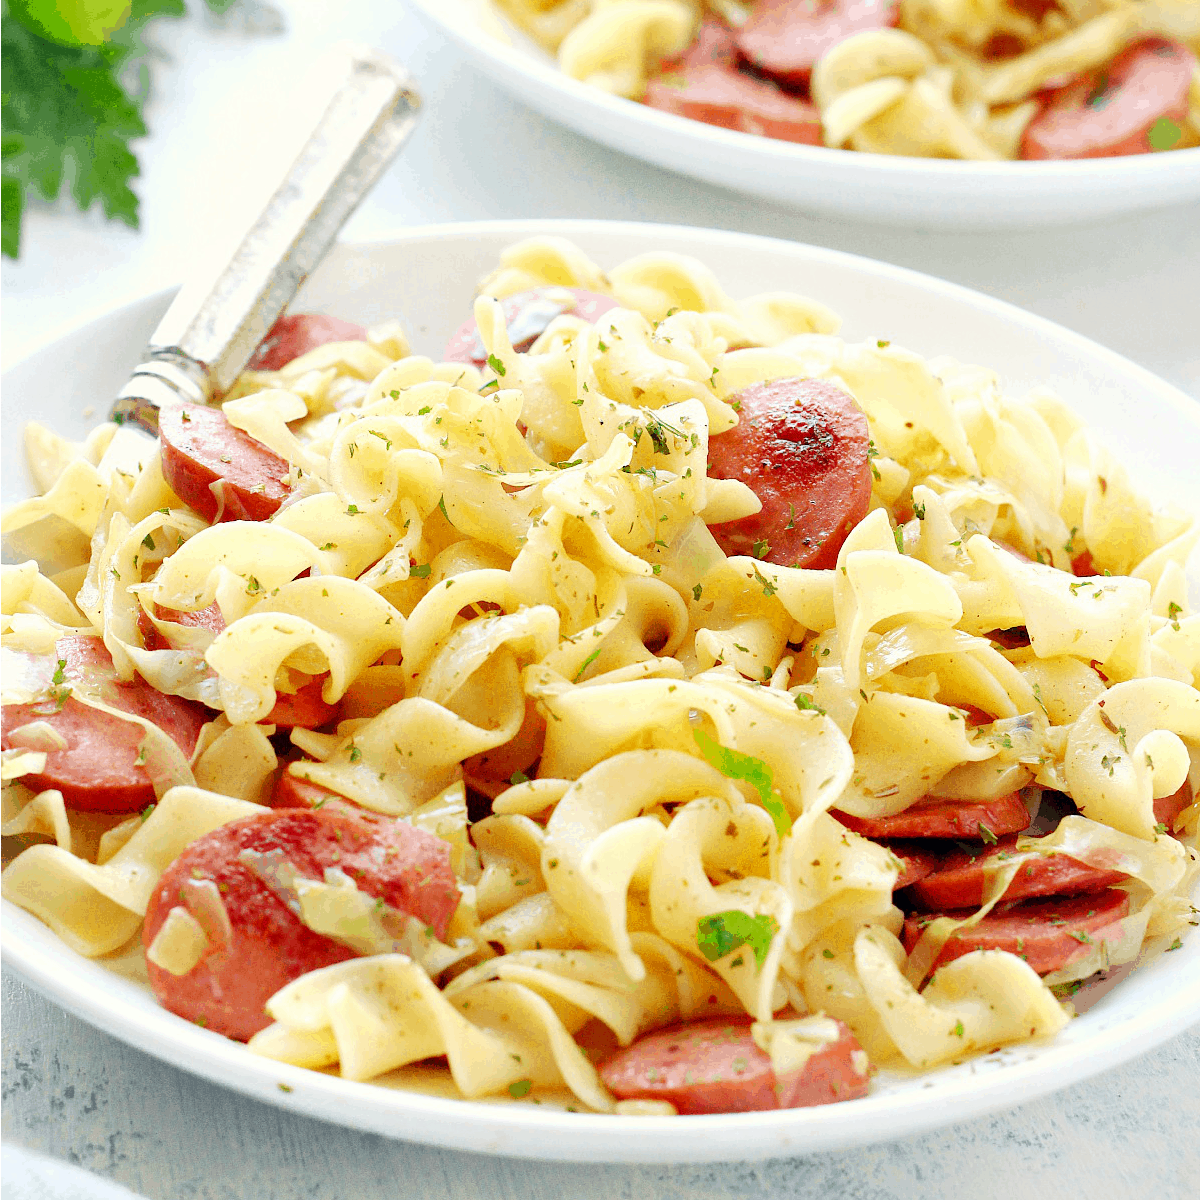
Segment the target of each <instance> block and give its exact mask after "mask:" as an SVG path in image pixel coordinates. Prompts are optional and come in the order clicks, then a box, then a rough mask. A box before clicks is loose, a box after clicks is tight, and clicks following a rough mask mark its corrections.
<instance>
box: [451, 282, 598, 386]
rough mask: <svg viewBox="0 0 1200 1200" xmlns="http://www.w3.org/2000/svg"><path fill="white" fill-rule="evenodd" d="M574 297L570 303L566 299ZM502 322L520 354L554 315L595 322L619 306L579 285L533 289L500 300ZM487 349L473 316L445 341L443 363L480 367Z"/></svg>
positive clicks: (509, 338) (484, 363)
mask: <svg viewBox="0 0 1200 1200" xmlns="http://www.w3.org/2000/svg"><path fill="white" fill-rule="evenodd" d="M568 294H569V295H570V296H574V298H575V299H574V303H571V301H570V300H569V299H568ZM500 307H501V309H502V311H503V312H504V324H505V327H506V328H507V329H508V340H509V341H510V342H512V346H513V349H514V350H516V351H518V352H520V353H524V351H526V350H528V349H529V347H530V346H532V345H533V343H534V342H536V341H537V339H538V338H539V337H541V335H542V334H543V333H545V332H546V327H547V326H548V325H549V324H550V322H551V321H553V320H554V318H555V317H561V316H563V315H565V314H568V313H569V314H571V315H573V316H576V317H579V318H580V319H581V320H584V321H590V322H595V321H596V320H598V319H599V318H600V317H601V316H603V314H604V313H606V312H608V311H609V310H610V309H614V308H617V307H619V306H618V304H617V302H616V301H615V300H614V299H613V298H612V297H611V296H601V295H600V294H599V293H597V292H588V291H585V290H584V289H583V288H534V289H533V290H532V291H528V292H517V293H516V295H513V296H508V297H506V298H505V299H503V300H501V301H500ZM487 357H488V353H487V348H486V347H485V346H484V344H483V342H482V340H481V339H480V337H479V329H478V327H477V326H476V324H475V318H474V317H472V318H471V320H469V321H465V322H464V323H463V324H462V325H461V326H460V327H459V330H458V332H457V333H456V334H455V335H454V336H453V337H452V338H451V339H450V341H449V342H448V343H447V344H446V349H445V350H444V351H443V353H442V359H443V361H445V362H461V363H471V364H472V365H473V366H476V367H479V368H480V369H481V370H482V369H483V368H484V367H485V366H487Z"/></svg>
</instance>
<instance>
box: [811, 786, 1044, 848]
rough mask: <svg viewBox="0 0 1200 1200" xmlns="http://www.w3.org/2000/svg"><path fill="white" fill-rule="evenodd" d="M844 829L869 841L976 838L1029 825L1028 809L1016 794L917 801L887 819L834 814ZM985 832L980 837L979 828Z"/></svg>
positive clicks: (1008, 831) (999, 835) (840, 813)
mask: <svg viewBox="0 0 1200 1200" xmlns="http://www.w3.org/2000/svg"><path fill="white" fill-rule="evenodd" d="M834 816H835V817H837V819H838V820H839V821H841V823H842V824H843V825H845V826H846V828H847V829H852V830H853V831H854V832H855V833H861V834H862V835H863V836H864V837H869V838H979V837H987V835H988V834H992V835H994V836H995V837H1003V836H1004V834H1006V833H1020V832H1021V830H1023V829H1026V828H1028V826H1029V810H1028V809H1027V808H1026V807H1025V805H1024V803H1023V802H1022V800H1021V797H1020V796H1019V795H1018V794H1017V793H1016V792H1009V793H1008V795H1006V796H1001V797H1000V798H999V799H998V800H986V801H980V802H978V803H963V802H962V801H961V800H937V801H934V802H933V803H925V802H919V803H918V804H914V805H913V806H912V807H911V808H906V809H905V810H904V811H903V812H899V813H894V814H892V816H890V817H855V816H851V815H850V814H849V813H843V812H835V813H834ZM981 827H982V828H983V829H985V830H987V833H986V834H981V833H980V832H979V831H980V828H981Z"/></svg>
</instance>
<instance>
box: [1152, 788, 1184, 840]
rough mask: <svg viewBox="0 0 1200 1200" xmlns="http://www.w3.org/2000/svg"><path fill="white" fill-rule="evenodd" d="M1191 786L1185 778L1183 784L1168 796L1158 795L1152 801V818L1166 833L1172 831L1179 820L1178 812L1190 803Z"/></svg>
mask: <svg viewBox="0 0 1200 1200" xmlns="http://www.w3.org/2000/svg"><path fill="white" fill-rule="evenodd" d="M1192 799H1193V797H1192V787H1191V784H1190V783H1188V781H1187V780H1186V779H1185V780H1184V781H1183V786H1182V787H1181V788H1180V789H1179V791H1177V792H1172V793H1171V794H1170V795H1169V796H1160V797H1159V798H1158V799H1157V800H1155V801H1154V819H1155V821H1157V822H1158V824H1160V825H1162V826H1164V827H1165V829H1166V831H1167V832H1168V833H1171V832H1172V831H1174V829H1175V827H1176V825H1177V824H1178V822H1179V817H1180V814H1181V813H1182V812H1183V810H1184V809H1185V808H1190V807H1191V805H1192Z"/></svg>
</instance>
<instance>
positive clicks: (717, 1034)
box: [600, 1019, 868, 1116]
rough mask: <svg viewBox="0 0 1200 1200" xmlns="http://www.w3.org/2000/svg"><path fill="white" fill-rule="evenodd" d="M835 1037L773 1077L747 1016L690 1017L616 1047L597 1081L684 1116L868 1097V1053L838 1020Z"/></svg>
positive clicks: (618, 1094)
mask: <svg viewBox="0 0 1200 1200" xmlns="http://www.w3.org/2000/svg"><path fill="white" fill-rule="evenodd" d="M837 1026H838V1031H839V1033H840V1035H841V1036H840V1037H839V1038H838V1040H837V1041H836V1042H830V1043H828V1044H826V1045H824V1046H822V1047H821V1048H820V1049H818V1050H817V1051H816V1052H815V1053H814V1054H813V1055H812V1056H811V1057H810V1058H809V1059H808V1061H807V1062H806V1063H805V1064H804V1066H803V1067H802V1068H801V1069H800V1070H798V1071H795V1072H793V1073H791V1074H789V1075H785V1076H783V1077H782V1078H779V1077H776V1075H775V1072H774V1070H773V1069H772V1067H771V1059H770V1057H769V1056H768V1055H767V1054H766V1053H765V1052H764V1051H762V1050H760V1049H759V1047H758V1044H757V1043H756V1042H755V1041H754V1038H753V1037H751V1035H750V1022H749V1020H742V1019H728V1020H718V1021H695V1022H691V1023H688V1024H683V1025H674V1026H672V1027H671V1028H669V1029H660V1030H657V1031H656V1032H654V1033H649V1034H646V1035H645V1036H644V1037H640V1038H638V1040H637V1041H636V1042H634V1043H633V1045H632V1046H627V1047H626V1048H625V1049H623V1050H618V1051H617V1052H616V1053H615V1054H614V1055H612V1057H611V1058H609V1059H608V1060H607V1061H606V1062H605V1063H604V1064H603V1065H602V1066H601V1067H600V1078H601V1079H603V1080H604V1083H605V1084H606V1086H607V1087H608V1089H609V1091H611V1092H612V1093H613V1095H614V1096H616V1097H618V1098H619V1099H621V1100H668V1101H670V1103H672V1104H673V1105H674V1106H675V1107H676V1109H678V1111H679V1112H680V1113H681V1114H683V1115H685V1116H693V1115H696V1114H698V1113H728V1112H758V1111H762V1110H765V1109H776V1108H808V1107H810V1106H811V1105H814V1104H832V1103H834V1102H835V1101H838V1100H854V1099H857V1098H858V1097H859V1096H865V1095H866V1094H867V1085H868V1078H867V1069H868V1067H867V1056H866V1054H865V1053H864V1052H863V1049H862V1047H861V1046H860V1045H859V1044H858V1040H857V1039H856V1038H855V1036H854V1035H853V1034H852V1033H851V1032H850V1030H849V1029H847V1028H846V1026H845V1025H843V1024H842V1023H841V1022H840V1021H838V1022H837Z"/></svg>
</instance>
